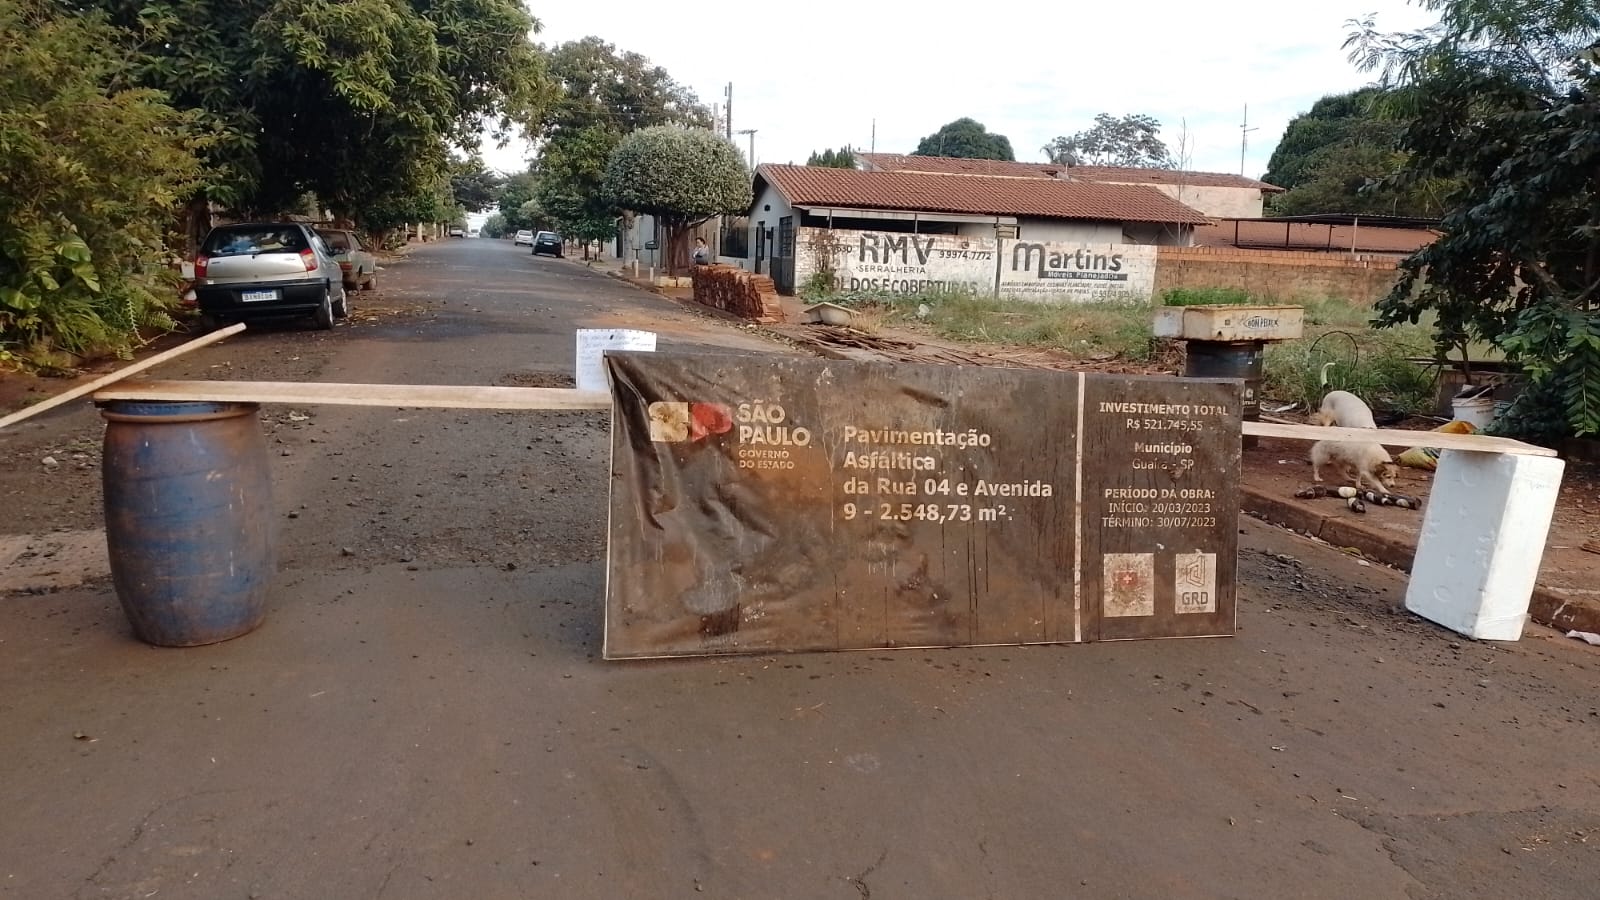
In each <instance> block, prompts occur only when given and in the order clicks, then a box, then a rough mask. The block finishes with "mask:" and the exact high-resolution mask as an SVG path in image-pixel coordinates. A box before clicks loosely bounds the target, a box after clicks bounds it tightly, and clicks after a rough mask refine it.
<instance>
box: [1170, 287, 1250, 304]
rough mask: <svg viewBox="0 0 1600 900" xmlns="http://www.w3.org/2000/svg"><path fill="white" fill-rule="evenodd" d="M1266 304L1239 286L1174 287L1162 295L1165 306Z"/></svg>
mask: <svg viewBox="0 0 1600 900" xmlns="http://www.w3.org/2000/svg"><path fill="white" fill-rule="evenodd" d="M1247 303H1255V304H1257V305H1261V306H1265V305H1276V304H1265V303H1262V302H1261V301H1258V300H1257V299H1256V298H1255V297H1252V296H1250V293H1249V292H1248V291H1245V290H1241V289H1239V288H1173V289H1172V290H1170V291H1167V292H1166V293H1164V294H1162V295H1161V304H1162V305H1163V306H1243V305H1244V304H1247Z"/></svg>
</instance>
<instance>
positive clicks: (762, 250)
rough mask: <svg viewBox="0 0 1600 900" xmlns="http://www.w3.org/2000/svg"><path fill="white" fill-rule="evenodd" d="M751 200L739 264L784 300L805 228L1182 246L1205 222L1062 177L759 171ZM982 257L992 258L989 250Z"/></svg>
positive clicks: (1156, 201) (1150, 199) (1125, 191)
mask: <svg viewBox="0 0 1600 900" xmlns="http://www.w3.org/2000/svg"><path fill="white" fill-rule="evenodd" d="M961 162H975V161H971V160H962V161H961ZM1010 165H1012V166H1020V165H1022V164H1015V163H1014V164H1010ZM754 198H755V200H754V203H753V205H752V207H751V210H750V214H749V216H748V219H747V221H746V222H744V223H740V225H739V226H738V227H741V228H748V229H749V230H750V233H751V236H752V240H750V241H748V242H747V247H746V252H747V256H746V257H745V258H746V259H748V260H749V262H750V263H751V266H750V267H751V268H752V269H754V270H755V271H758V272H763V273H766V274H771V275H772V277H773V280H774V281H775V282H777V284H778V286H779V289H780V290H782V291H784V292H786V293H790V292H793V291H794V289H795V286H796V272H795V261H796V257H797V255H798V249H797V248H798V246H799V244H800V243H801V241H800V235H801V232H802V230H804V229H812V230H826V231H850V232H862V233H873V234H885V233H887V234H914V235H929V236H949V237H955V238H964V239H967V244H968V245H969V246H971V245H972V242H974V241H980V242H986V243H987V244H994V242H996V241H1002V240H1005V241H1012V242H1028V243H1030V244H1034V245H1040V246H1042V245H1044V244H1047V243H1048V244H1058V245H1064V246H1068V245H1070V246H1094V247H1102V246H1115V245H1142V246H1149V247H1154V246H1161V245H1166V246H1188V245H1190V244H1191V243H1192V242H1193V233H1194V228H1195V227H1196V226H1199V225H1205V224H1207V223H1209V222H1210V221H1211V220H1210V219H1209V218H1208V217H1207V216H1205V215H1203V214H1202V213H1200V212H1198V211H1197V210H1195V209H1193V208H1191V207H1189V206H1186V205H1184V204H1183V203H1180V202H1178V201H1177V200H1175V199H1173V198H1172V197H1171V196H1169V195H1168V194H1166V193H1164V192H1162V191H1160V190H1158V189H1156V188H1155V187H1153V186H1150V185H1129V184H1115V183H1101V182H1092V181H1081V180H1069V179H1062V178H1053V177H1048V176H1043V175H1041V174H1038V173H1034V174H1026V173H1022V170H1020V169H1014V170H1009V171H1005V172H999V173H992V172H960V171H945V172H930V171H909V170H908V171H889V170H884V169H833V168H824V167H819V166H792V165H791V166H785V165H763V166H760V167H758V168H757V170H756V175H755V185H754ZM947 252H956V251H954V250H951V251H947ZM987 252H989V253H990V254H991V258H992V257H993V253H994V252H995V249H994V248H993V247H991V249H990V250H989V251H987ZM725 255H726V254H725ZM1102 255H1104V254H1102ZM1151 257H1152V259H1153V253H1152V254H1151Z"/></svg>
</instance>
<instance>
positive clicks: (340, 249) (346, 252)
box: [317, 228, 378, 291]
mask: <svg viewBox="0 0 1600 900" xmlns="http://www.w3.org/2000/svg"><path fill="white" fill-rule="evenodd" d="M317 234H318V235H320V236H321V237H322V239H323V241H325V242H327V244H328V249H329V250H332V251H333V258H334V259H336V260H338V261H339V271H340V272H341V273H343V275H344V287H345V290H362V291H370V290H372V289H373V288H375V287H377V286H378V258H377V257H376V256H373V255H372V254H371V253H370V252H368V251H367V248H366V247H363V246H362V245H361V239H360V238H358V237H356V233H355V232H354V231H347V230H345V229H342V228H318V229H317Z"/></svg>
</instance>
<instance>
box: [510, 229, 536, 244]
mask: <svg viewBox="0 0 1600 900" xmlns="http://www.w3.org/2000/svg"><path fill="white" fill-rule="evenodd" d="M532 243H533V232H531V231H529V230H527V229H523V230H521V231H519V232H517V236H516V237H514V238H512V239H511V246H513V247H520V246H522V245H523V244H532Z"/></svg>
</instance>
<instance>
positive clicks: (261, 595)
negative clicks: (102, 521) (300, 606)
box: [100, 400, 276, 647]
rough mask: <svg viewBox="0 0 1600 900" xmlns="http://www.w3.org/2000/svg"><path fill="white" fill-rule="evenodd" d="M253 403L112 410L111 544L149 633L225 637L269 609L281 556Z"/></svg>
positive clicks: (205, 639) (125, 404) (205, 640)
mask: <svg viewBox="0 0 1600 900" xmlns="http://www.w3.org/2000/svg"><path fill="white" fill-rule="evenodd" d="M257 408H258V407H257V405H256V404H254V403H191V402H182V403H147V402H139V401H126V400H119V401H113V402H111V403H109V404H107V405H106V406H105V408H103V409H102V410H101V412H100V415H101V416H102V417H103V418H104V419H105V420H106V434H105V444H104V447H105V454H104V460H103V462H102V464H101V471H102V477H103V480H104V488H105V512H106V549H107V550H108V551H109V554H110V558H111V578H112V582H113V583H114V584H115V585H116V591H117V599H118V600H119V601H121V603H122V609H123V611H124V612H125V613H127V615H128V621H129V622H130V623H131V624H132V625H133V631H134V634H136V635H138V637H139V639H140V640H143V641H145V642H147V643H150V644H155V645H157V646H161V647H194V646H199V645H201V644H214V643H216V642H218V641H225V640H228V639H229V638H233V637H238V636H239V635H241V634H245V633H247V632H249V631H251V630H253V629H255V628H256V626H258V625H260V624H261V620H262V619H263V618H264V616H265V615H266V595H267V589H268V586H269V584H270V582H271V580H272V574H273V571H274V569H275V565H276V559H275V553H274V533H273V519H272V491H271V487H272V484H271V477H270V473H269V471H268V466H267V448H266V442H265V441H264V439H263V438H262V435H261V427H260V425H259V423H258V422H257V420H256V410H257Z"/></svg>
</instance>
